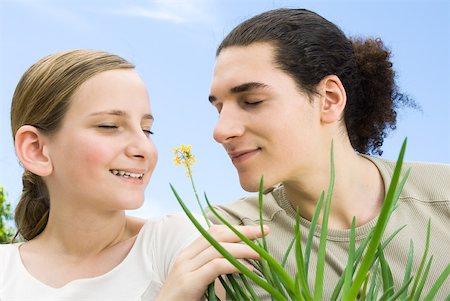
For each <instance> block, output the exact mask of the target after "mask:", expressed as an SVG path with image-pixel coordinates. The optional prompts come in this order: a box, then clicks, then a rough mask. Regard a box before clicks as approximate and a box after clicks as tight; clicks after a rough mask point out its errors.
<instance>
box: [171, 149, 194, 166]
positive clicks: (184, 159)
mask: <svg viewBox="0 0 450 301" xmlns="http://www.w3.org/2000/svg"><path fill="white" fill-rule="evenodd" d="M191 148H192V145H184V144H181V147H175V148H173V152H174V155H175V157H174V158H173V162H174V163H175V165H184V167H186V168H187V169H188V170H189V169H190V167H191V166H192V165H193V164H194V163H195V156H194V155H193V154H192V153H191Z"/></svg>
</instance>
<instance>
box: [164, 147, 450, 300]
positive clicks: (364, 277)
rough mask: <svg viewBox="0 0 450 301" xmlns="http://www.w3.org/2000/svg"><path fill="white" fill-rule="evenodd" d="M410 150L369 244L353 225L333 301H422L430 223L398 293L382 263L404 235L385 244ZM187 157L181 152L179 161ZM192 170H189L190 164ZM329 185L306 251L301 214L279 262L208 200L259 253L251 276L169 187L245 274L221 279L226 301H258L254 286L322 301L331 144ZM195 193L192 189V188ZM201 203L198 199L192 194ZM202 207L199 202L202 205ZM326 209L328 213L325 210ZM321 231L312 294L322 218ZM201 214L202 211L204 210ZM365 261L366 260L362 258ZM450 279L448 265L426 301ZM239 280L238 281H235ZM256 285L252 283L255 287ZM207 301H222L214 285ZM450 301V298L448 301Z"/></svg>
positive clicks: (285, 295) (279, 296) (332, 174)
mask: <svg viewBox="0 0 450 301" xmlns="http://www.w3.org/2000/svg"><path fill="white" fill-rule="evenodd" d="M405 149H406V139H405V141H404V142H403V145H402V148H401V151H400V154H399V156H398V159H397V162H396V166H395V169H394V173H393V176H392V179H391V182H390V185H389V189H388V192H387V194H386V197H385V200H384V203H383V206H382V208H381V211H380V214H379V217H378V220H377V223H376V225H375V226H374V227H373V228H372V230H371V232H370V234H369V235H368V236H367V238H366V239H365V240H364V241H363V242H362V243H361V244H360V245H359V247H358V248H356V246H355V224H356V221H355V219H353V221H352V226H351V230H350V243H349V254H348V258H347V264H346V267H345V269H344V272H343V274H342V275H341V277H340V279H339V281H338V282H337V283H336V285H335V288H334V290H333V294H332V297H331V298H332V300H356V299H357V298H359V300H408V301H409V300H419V298H420V297H421V296H422V291H423V287H424V283H425V281H426V279H427V274H428V272H429V270H430V267H431V264H432V259H433V258H432V256H431V257H428V248H429V241H430V227H431V222H429V223H428V228H427V237H426V242H425V250H424V253H423V255H422V260H421V263H420V266H419V269H418V271H417V273H416V275H415V276H412V275H411V274H412V273H411V271H412V258H413V254H414V252H413V245H412V243H411V244H410V249H409V255H408V259H407V264H406V267H405V274H404V278H403V282H402V285H401V287H400V288H398V289H396V288H395V287H394V281H393V277H392V273H391V269H390V267H389V263H388V262H387V261H386V259H385V257H384V249H385V247H386V246H387V245H388V244H389V242H390V241H391V240H392V239H393V238H394V237H395V235H397V233H399V232H400V231H401V229H398V230H397V231H395V232H394V233H393V234H392V235H390V236H389V237H388V238H387V239H386V240H384V241H382V237H383V234H384V231H385V229H386V225H387V223H388V221H389V218H390V216H391V214H392V212H393V211H394V209H395V208H396V205H397V201H398V198H399V196H400V193H401V191H402V189H403V186H404V185H405V183H406V180H407V178H408V175H409V170H407V171H406V172H405V174H404V176H403V177H401V169H402V165H403V158H404V153H405ZM180 154H181V155H183V153H182V152H181V153H180V152H178V155H180ZM184 155H186V158H188V159H189V158H192V154H191V153H190V148H189V152H188V153H185V154H184ZM176 161H177V162H181V163H178V164H183V165H185V166H186V162H188V161H187V160H184V159H183V157H179V158H178V160H176ZM188 165H189V164H188ZM330 165H331V168H330V183H329V186H328V189H327V193H326V197H325V193H324V192H322V194H321V196H320V199H319V200H318V203H317V206H316V209H315V212H314V215H313V218H312V220H311V227H310V230H309V233H308V237H307V240H306V245H305V246H302V244H301V232H300V222H299V213H298V211H297V216H296V224H295V228H294V238H293V240H292V242H291V244H290V245H289V246H288V248H287V250H286V252H285V255H284V256H283V258H282V260H281V262H278V261H277V260H275V259H274V258H273V257H272V256H271V255H270V254H269V251H268V248H267V242H266V239H265V236H264V234H263V235H262V238H261V239H260V240H254V241H252V240H250V239H248V238H247V237H245V236H244V235H243V234H242V233H240V232H239V231H238V230H237V229H236V228H235V227H233V226H232V225H231V224H230V223H229V222H228V221H227V220H225V219H224V218H223V217H222V216H220V214H218V213H217V211H216V210H215V209H214V207H213V206H212V205H211V204H210V202H209V200H208V198H207V197H206V195H205V200H206V203H207V206H208V208H209V210H210V211H211V213H212V214H214V215H215V216H216V217H217V218H218V219H219V220H220V221H221V222H222V223H223V224H224V225H226V226H227V227H228V228H229V229H230V230H231V231H233V232H234V233H235V234H236V235H237V236H238V237H239V238H240V239H241V240H242V241H243V242H244V243H245V244H247V245H248V246H249V247H250V248H252V249H253V250H255V251H256V252H257V253H258V254H259V255H260V260H259V262H258V264H257V266H255V271H251V270H250V269H248V268H247V267H246V266H245V265H243V264H242V263H241V262H240V261H238V260H237V259H236V258H234V257H233V256H232V255H231V254H230V253H229V252H228V251H227V250H226V249H225V248H223V247H222V246H221V245H220V244H219V243H218V242H217V241H216V240H215V239H214V238H213V237H212V236H211V235H210V234H209V233H208V231H207V230H206V229H205V228H203V227H202V226H201V224H200V223H199V222H198V221H197V220H196V219H195V217H194V216H193V215H192V213H191V212H190V210H189V209H188V208H187V206H186V205H185V204H184V202H183V200H182V199H181V197H180V196H179V194H178V192H177V191H176V190H175V188H174V187H173V186H172V185H170V187H171V189H172V191H173V193H174V195H175V197H176V198H177V200H178V202H179V203H180V205H181V207H182V208H183V210H184V211H185V213H186V215H187V216H188V217H189V219H190V220H191V221H192V223H193V224H194V225H195V227H196V228H197V229H198V230H199V232H200V233H201V234H202V235H203V236H204V237H205V238H206V239H207V240H208V241H209V242H210V243H211V245H212V246H213V247H214V248H216V249H217V250H218V251H219V252H220V254H222V256H224V258H226V259H227V260H228V261H229V262H230V263H231V264H233V265H234V266H235V267H236V268H237V269H238V270H239V271H241V273H242V274H240V275H239V276H236V275H227V281H226V280H224V279H223V278H220V282H221V283H222V285H223V286H224V288H225V290H226V292H227V297H228V298H229V299H231V300H259V297H258V296H257V295H256V293H255V291H254V290H253V288H252V285H256V286H259V287H261V288H262V289H263V290H265V291H266V292H267V293H268V294H269V295H270V296H271V297H272V299H273V300H306V301H309V300H322V296H323V281H324V266H325V252H326V238H327V233H328V216H329V214H330V204H331V200H332V194H333V185H334V179H335V170H334V152H333V144H332V145H331V152H330ZM188 171H189V173H188V176H189V177H190V178H191V181H192V183H194V182H193V178H192V173H191V169H190V165H189V166H188ZM192 185H193V187H194V184H192ZM263 187H264V179H263V178H261V181H260V189H259V213H260V226H261V229H262V227H263V222H262V220H263V219H262V207H263ZM194 191H195V194H196V197H197V201H198V202H199V200H198V196H197V193H196V190H195V188H194ZM199 203H200V202H199ZM322 207H324V208H322ZM322 209H323V213H322V230H321V235H320V241H319V250H318V258H317V265H316V271H315V282H314V283H313V285H312V287H313V290H312V291H311V289H310V285H309V283H308V273H309V272H308V270H309V258H310V253H311V245H312V237H313V233H314V231H315V229H316V225H317V221H318V218H319V215H320V212H322ZM201 210H202V212H204V211H203V208H201ZM292 248H294V252H295V259H296V263H297V272H296V274H295V275H294V276H293V277H292V276H291V275H289V274H288V273H287V272H286V270H285V268H284V267H285V264H286V259H287V256H288V255H289V253H290V252H291V251H292ZM363 255H364V256H363ZM449 274H450V264H448V265H447V267H446V268H445V269H444V271H443V272H442V273H441V275H440V276H439V277H438V279H437V281H436V282H435V283H434V284H433V286H432V287H431V289H430V290H429V292H428V293H427V294H426V295H425V297H424V299H423V300H433V298H434V296H435V295H436V293H437V292H438V290H439V289H440V288H441V286H442V285H443V284H444V282H445V280H446V279H447V278H448V276H449ZM238 277H239V279H237V278H238ZM252 282H253V283H252ZM206 297H207V299H208V300H218V298H217V296H216V295H215V291H214V285H213V284H212V285H211V286H210V287H209V289H208V291H207V293H206ZM448 299H450V295H449V297H448Z"/></svg>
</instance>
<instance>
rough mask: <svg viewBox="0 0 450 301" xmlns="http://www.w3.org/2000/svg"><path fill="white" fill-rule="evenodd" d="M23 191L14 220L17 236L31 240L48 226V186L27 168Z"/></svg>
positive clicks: (24, 174) (23, 180) (23, 177)
mask: <svg viewBox="0 0 450 301" xmlns="http://www.w3.org/2000/svg"><path fill="white" fill-rule="evenodd" d="M22 184H23V191H22V195H21V196H20V200H19V203H18V204H17V206H16V210H15V215H14V220H15V222H16V226H17V233H16V235H15V238H16V237H17V236H19V235H20V236H21V237H22V238H23V239H25V240H31V239H33V238H35V237H36V236H38V235H39V234H40V233H41V232H42V231H43V230H44V229H45V227H46V225H47V221H48V215H49V210H50V201H49V195H48V190H47V186H46V185H45V183H44V181H43V180H42V178H41V177H40V176H38V175H35V174H33V173H32V172H30V171H28V170H25V171H24V173H23V176H22Z"/></svg>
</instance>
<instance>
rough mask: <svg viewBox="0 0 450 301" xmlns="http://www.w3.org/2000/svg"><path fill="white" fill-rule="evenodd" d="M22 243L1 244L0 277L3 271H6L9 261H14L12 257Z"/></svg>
mask: <svg viewBox="0 0 450 301" xmlns="http://www.w3.org/2000/svg"><path fill="white" fill-rule="evenodd" d="M19 245H20V243H14V244H0V279H1V278H2V273H3V272H6V266H7V263H8V262H9V263H11V262H12V258H13V257H14V256H16V255H17V254H18V252H19Z"/></svg>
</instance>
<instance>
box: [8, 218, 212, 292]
mask: <svg viewBox="0 0 450 301" xmlns="http://www.w3.org/2000/svg"><path fill="white" fill-rule="evenodd" d="M196 217H197V220H199V221H202V220H203V219H202V218H201V217H198V216H196ZM202 224H204V223H202ZM199 235H200V233H199V232H198V230H197V229H196V228H195V227H194V225H193V224H192V223H191V221H190V220H189V219H188V218H187V217H186V216H185V215H184V214H181V213H180V214H172V215H167V216H165V217H163V218H158V219H151V220H148V221H147V222H146V223H145V225H144V226H143V227H142V229H141V230H140V231H139V234H138V236H137V238H136V241H135V243H134V245H133V247H132V248H131V250H130V252H129V254H128V255H127V256H126V258H125V259H124V260H123V261H122V262H121V263H120V264H119V265H117V266H116V267H115V268H113V269H112V270H111V271H109V272H107V273H105V274H103V275H101V276H98V277H94V278H86V279H78V280H74V281H71V282H69V283H68V284H66V285H65V286H63V287H61V288H53V287H50V286H47V285H45V284H43V283H42V282H40V281H39V280H37V279H36V278H34V277H33V276H32V275H31V274H30V273H29V272H28V271H27V270H26V268H25V266H24V265H23V263H22V260H21V258H20V253H19V245H20V244H10V245H0V301H19V300H20V301H22V300H23V301H28V300H33V301H41V300H42V301H43V300H46V301H47V300H51V301H68V300H70V301H72V300H73V301H84V300H108V301H116V300H117V301H119V300H120V301H128V300H130V301H141V300H142V301H144V300H145V301H150V300H153V299H155V298H156V296H157V295H158V293H159V290H160V289H161V286H162V283H164V280H165V278H166V275H167V274H168V272H169V270H170V268H171V266H172V264H173V263H174V260H175V258H176V255H177V254H178V253H179V252H180V251H181V250H182V249H183V248H184V247H186V246H187V245H188V244H189V243H190V242H192V241H193V240H194V239H195V238H197V237H198V236H199ZM49 260H50V258H49Z"/></svg>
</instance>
